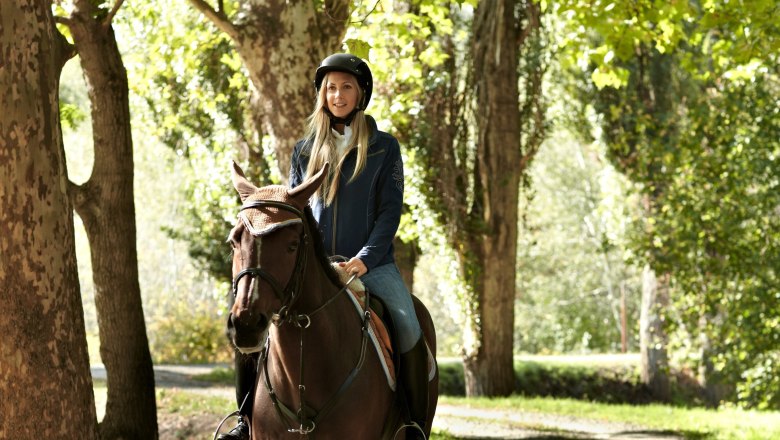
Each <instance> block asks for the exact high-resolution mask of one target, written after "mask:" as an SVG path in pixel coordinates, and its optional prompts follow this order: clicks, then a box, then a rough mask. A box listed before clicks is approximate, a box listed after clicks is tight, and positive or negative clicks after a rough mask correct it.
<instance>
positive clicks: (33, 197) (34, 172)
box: [0, 0, 98, 439]
mask: <svg viewBox="0 0 780 440" xmlns="http://www.w3.org/2000/svg"><path fill="white" fill-rule="evenodd" d="M51 7H52V5H51V2H50V1H45V0H38V1H27V2H3V3H2V5H0V17H2V25H0V53H2V58H0V105H2V108H3V112H2V114H1V115H0V285H2V286H3V294H2V295H0V306H2V309H3V312H4V313H3V317H2V318H0V332H2V334H3V337H2V342H0V393H1V394H2V396H3V398H2V400H0V414H2V415H3V422H2V424H1V425H0V437H3V438H6V437H7V438H41V437H43V438H84V439H96V438H97V437H98V436H97V422H96V415H95V401H94V397H93V392H92V380H91V375H90V370H89V358H88V355H87V341H86V334H85V329H84V316H83V311H82V307H81V297H80V292H79V282H78V274H77V267H76V255H75V244H74V232H73V207H72V205H71V203H70V201H69V199H68V196H67V173H66V171H65V158H64V152H63V146H62V133H61V130H60V124H59V116H58V112H59V109H58V101H59V100H58V92H57V90H58V83H59V74H60V71H61V69H62V66H63V65H64V63H65V61H66V60H67V59H68V58H69V57H70V56H71V55H72V50H71V48H70V47H69V46H68V44H67V43H66V42H65V40H64V38H62V36H61V35H60V34H59V33H58V32H57V31H56V28H55V25H54V19H53V16H52V12H51Z"/></svg>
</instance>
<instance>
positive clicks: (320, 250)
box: [303, 206, 344, 287]
mask: <svg viewBox="0 0 780 440" xmlns="http://www.w3.org/2000/svg"><path fill="white" fill-rule="evenodd" d="M303 212H304V214H305V215H306V223H307V224H308V226H309V233H310V234H311V240H312V242H314V254H315V255H316V256H317V262H318V263H319V264H320V266H322V270H324V271H325V274H326V275H327V276H328V278H329V279H330V280H331V282H333V284H335V285H337V286H339V287H344V283H343V282H342V281H341V278H340V277H339V274H338V273H337V272H336V270H335V269H333V266H331V262H330V255H328V251H327V250H325V243H324V242H323V241H322V235H321V234H320V228H319V225H318V224H317V220H315V219H314V214H312V212H311V207H309V206H306V208H305V209H304V210H303Z"/></svg>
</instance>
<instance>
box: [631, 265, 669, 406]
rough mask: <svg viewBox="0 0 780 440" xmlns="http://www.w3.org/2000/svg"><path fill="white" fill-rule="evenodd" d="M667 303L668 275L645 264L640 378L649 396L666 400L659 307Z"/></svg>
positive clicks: (666, 371)
mask: <svg viewBox="0 0 780 440" xmlns="http://www.w3.org/2000/svg"><path fill="white" fill-rule="evenodd" d="M668 306H669V276H668V275H662V276H660V277H658V276H656V273H655V271H653V270H652V269H651V268H650V267H649V266H645V268H644V271H643V273H642V306H641V310H640V315H639V351H640V378H641V380H642V383H644V384H645V385H647V386H648V387H649V388H650V392H651V393H652V394H653V396H654V397H655V398H657V399H660V400H664V401H666V400H669V399H670V397H671V390H670V385H669V359H668V355H667V353H666V347H667V345H668V338H667V336H666V329H665V328H664V320H663V315H662V314H661V311H662V310H665V309H666V308H667V307H668Z"/></svg>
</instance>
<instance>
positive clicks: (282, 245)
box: [228, 162, 328, 353]
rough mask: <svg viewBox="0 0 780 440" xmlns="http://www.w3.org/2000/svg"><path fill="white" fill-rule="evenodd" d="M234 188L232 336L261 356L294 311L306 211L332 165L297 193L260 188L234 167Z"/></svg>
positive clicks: (244, 349) (303, 265)
mask: <svg viewBox="0 0 780 440" xmlns="http://www.w3.org/2000/svg"><path fill="white" fill-rule="evenodd" d="M232 174H233V186H234V187H235V188H236V191H238V193H239V195H240V196H241V201H242V202H243V206H242V207H241V211H240V212H239V214H238V221H237V222H236V225H235V226H234V227H233V230H232V231H231V232H230V237H229V239H230V243H231V245H232V246H233V288H232V294H233V296H234V298H233V299H234V303H233V307H232V308H231V310H230V319H229V320H228V334H229V336H230V339H231V340H232V342H233V344H234V345H235V346H236V348H238V349H239V350H240V351H241V352H243V353H252V352H256V351H259V350H260V349H262V347H263V343H264V342H265V336H266V334H267V332H268V326H269V325H270V323H271V322H272V321H273V320H278V319H280V317H281V318H283V317H284V316H285V315H286V313H287V312H288V311H289V310H290V308H291V307H293V306H294V303H295V302H296V300H297V299H298V295H299V293H300V288H301V284H302V282H303V275H304V270H305V268H306V259H307V255H308V250H307V246H306V245H307V241H308V240H311V234H310V233H309V230H308V223H307V220H306V217H305V215H304V210H305V208H306V206H307V204H308V201H309V197H311V195H312V194H313V193H314V192H315V191H316V190H317V188H318V187H319V186H320V185H321V184H322V181H323V179H324V178H325V177H326V176H327V174H328V164H325V166H324V167H323V168H322V169H321V170H320V171H319V172H318V173H317V174H316V175H315V176H313V177H312V178H311V179H309V180H307V181H306V182H304V183H302V184H301V185H300V186H298V187H296V188H295V189H288V188H287V187H285V186H280V185H271V186H266V187H263V188H257V187H256V186H254V185H253V184H251V183H250V182H249V181H248V180H247V179H246V177H245V176H244V173H243V171H242V170H241V168H240V167H239V166H238V165H237V164H236V163H235V162H234V163H233V173H232Z"/></svg>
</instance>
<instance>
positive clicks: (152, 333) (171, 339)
mask: <svg viewBox="0 0 780 440" xmlns="http://www.w3.org/2000/svg"><path fill="white" fill-rule="evenodd" d="M215 309H216V307H214V305H213V304H209V303H204V302H202V303H196V304H192V303H190V302H184V301H179V302H178V303H176V304H175V305H174V306H173V307H172V308H171V309H170V310H169V311H168V313H167V314H166V315H165V316H158V317H157V318H156V319H155V320H153V321H152V322H150V324H149V346H150V349H151V352H152V357H153V358H154V362H155V363H157V364H161V363H173V364H188V363H189V364H197V363H206V362H228V361H230V360H232V353H233V351H232V350H231V347H230V345H229V344H228V341H227V338H226V336H225V333H224V329H225V320H226V317H225V315H224V314H222V313H218V312H216V311H215Z"/></svg>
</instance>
